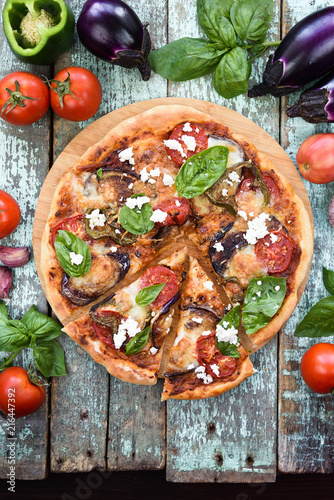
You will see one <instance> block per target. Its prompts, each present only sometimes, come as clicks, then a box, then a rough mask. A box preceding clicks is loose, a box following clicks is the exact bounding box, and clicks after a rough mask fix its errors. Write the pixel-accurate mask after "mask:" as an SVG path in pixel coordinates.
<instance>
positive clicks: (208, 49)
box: [149, 0, 280, 99]
mask: <svg viewBox="0 0 334 500" xmlns="http://www.w3.org/2000/svg"><path fill="white" fill-rule="evenodd" d="M197 15H198V20H199V23H200V25H201V27H202V28H203V30H204V32H205V34H206V36H207V37H208V38H207V39H205V38H203V39H199V38H189V37H185V38H181V39H179V40H175V41H174V42H172V43H169V44H167V45H165V46H164V47H161V48H160V49H158V50H153V51H151V52H150V54H149V62H150V65H151V67H152V69H153V70H154V71H155V72H156V73H159V74H160V75H162V76H163V77H165V78H168V79H169V80H172V81H177V82H179V81H185V80H190V79H192V78H198V77H199V76H204V75H206V74H208V73H210V72H213V71H215V75H214V88H215V89H216V91H217V92H218V93H219V94H220V95H222V96H223V97H225V98H226V99H230V98H231V97H234V96H237V95H239V94H243V93H244V92H246V91H247V81H248V79H249V77H250V73H251V62H252V61H253V59H255V58H256V57H258V56H259V55H260V54H262V52H264V50H266V48H267V47H270V46H274V45H278V44H279V43H280V41H277V42H266V41H265V38H266V35H267V31H268V28H269V26H270V23H271V20H272V16H273V0H235V1H234V0H224V1H222V0H197ZM248 53H249V54H250V57H248Z"/></svg>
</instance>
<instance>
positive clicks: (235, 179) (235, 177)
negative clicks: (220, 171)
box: [228, 171, 240, 182]
mask: <svg viewBox="0 0 334 500" xmlns="http://www.w3.org/2000/svg"><path fill="white" fill-rule="evenodd" d="M228 178H229V179H231V181H232V182H239V181H240V177H239V174H238V172H235V171H233V172H230V173H229V174H228Z"/></svg>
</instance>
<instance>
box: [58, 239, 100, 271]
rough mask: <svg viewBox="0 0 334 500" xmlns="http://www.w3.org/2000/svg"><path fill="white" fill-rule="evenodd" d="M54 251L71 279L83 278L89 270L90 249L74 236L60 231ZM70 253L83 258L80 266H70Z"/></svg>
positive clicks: (90, 262) (90, 261)
mask: <svg viewBox="0 0 334 500" xmlns="http://www.w3.org/2000/svg"><path fill="white" fill-rule="evenodd" d="M55 250H56V254H57V257H58V260H59V263H60V265H61V267H62V268H63V269H64V271H65V273H67V274H68V275H69V276H71V277H72V278H78V277H79V276H84V275H85V274H87V273H88V271H89V270H90V267H91V264H92V256H91V253H90V248H89V246H88V245H87V243H85V242H84V241H83V240H82V239H81V238H78V236H76V235H75V234H73V233H70V232H69V231H65V230H62V229H60V230H59V231H58V233H57V237H56V240H55ZM71 252H74V253H75V254H76V255H79V254H80V255H82V256H83V261H82V262H81V264H78V265H77V264H72V262H71V257H70V253H71Z"/></svg>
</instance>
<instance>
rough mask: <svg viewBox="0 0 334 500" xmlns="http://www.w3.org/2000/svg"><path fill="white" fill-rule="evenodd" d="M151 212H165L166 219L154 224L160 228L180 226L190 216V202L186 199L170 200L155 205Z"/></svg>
mask: <svg viewBox="0 0 334 500" xmlns="http://www.w3.org/2000/svg"><path fill="white" fill-rule="evenodd" d="M153 210H162V211H163V212H167V214H168V215H167V217H166V219H165V220H164V221H163V222H156V225H157V226H159V227H161V226H176V225H177V226H182V224H184V223H185V222H186V220H187V219H188V217H189V215H190V214H191V206H190V202H189V201H188V200H187V199H186V198H171V199H170V200H166V201H162V202H161V203H158V204H157V205H155V207H154V208H153Z"/></svg>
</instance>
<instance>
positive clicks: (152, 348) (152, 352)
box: [150, 347, 158, 356]
mask: <svg viewBox="0 0 334 500" xmlns="http://www.w3.org/2000/svg"><path fill="white" fill-rule="evenodd" d="M157 352H158V349H157V348H156V347H151V349H150V353H151V354H153V356H154V355H155V354H156V353H157Z"/></svg>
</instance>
